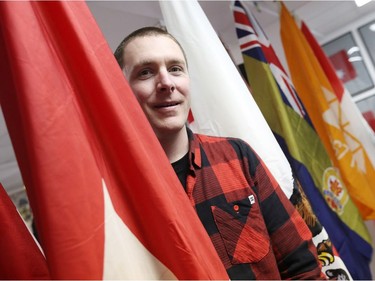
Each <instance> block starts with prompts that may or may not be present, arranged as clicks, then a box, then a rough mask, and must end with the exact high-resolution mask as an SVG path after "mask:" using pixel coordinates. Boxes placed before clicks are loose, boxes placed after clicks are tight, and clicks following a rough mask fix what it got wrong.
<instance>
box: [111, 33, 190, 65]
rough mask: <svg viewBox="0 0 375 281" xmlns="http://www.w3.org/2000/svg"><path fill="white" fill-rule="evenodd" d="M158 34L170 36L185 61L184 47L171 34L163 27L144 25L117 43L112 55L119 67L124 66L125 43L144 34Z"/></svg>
mask: <svg viewBox="0 0 375 281" xmlns="http://www.w3.org/2000/svg"><path fill="white" fill-rule="evenodd" d="M158 35H159V36H167V37H169V38H171V39H172V40H173V41H174V42H176V44H177V45H178V46H179V47H180V49H181V51H182V53H183V55H184V58H185V61H186V55H185V51H184V49H183V48H182V46H181V44H180V43H179V42H178V41H177V39H176V38H175V37H174V36H173V35H172V34H170V33H169V32H167V31H166V30H165V29H162V28H160V27H156V26H146V27H142V28H139V29H137V30H135V31H133V32H132V33H130V34H129V35H128V36H126V37H125V38H124V40H122V41H121V43H120V45H118V47H117V49H116V51H115V52H114V56H115V58H116V60H117V63H118V64H119V66H120V67H121V69H123V68H124V49H125V47H126V45H127V44H129V43H130V42H131V41H133V40H134V39H135V38H139V37H146V36H158ZM186 63H187V62H186Z"/></svg>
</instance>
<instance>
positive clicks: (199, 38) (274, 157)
mask: <svg viewBox="0 0 375 281" xmlns="http://www.w3.org/2000/svg"><path fill="white" fill-rule="evenodd" d="M159 3H160V7H161V10H162V14H163V18H164V22H165V24H166V27H167V30H168V32H170V33H171V34H172V35H173V36H175V37H176V39H177V40H178V41H179V42H180V44H181V45H182V47H183V48H184V50H185V53H186V56H187V60H188V68H189V74H190V77H191V85H192V88H191V91H192V92H191V95H192V102H191V109H192V113H193V116H194V126H193V127H192V129H193V131H195V132H196V133H203V134H208V135H214V136H226V137H237V138H241V139H243V140H245V141H246V142H248V143H249V144H250V145H251V147H252V148H253V149H254V150H255V151H256V152H257V154H258V155H259V156H260V157H261V158H262V160H263V161H264V162H265V164H266V165H267V167H268V168H269V169H270V171H271V173H272V174H273V176H274V177H275V178H276V180H277V181H278V183H279V185H280V186H281V188H282V189H283V191H284V192H285V194H286V195H287V196H288V198H289V197H290V196H291V194H292V191H293V181H292V172H291V168H290V165H289V163H288V161H287V159H286V157H285V155H284V153H283V152H282V150H281V148H280V146H279V144H278V143H277V141H276V139H275V137H274V135H273V134H272V131H271V129H270V128H269V126H268V124H267V122H266V121H265V119H264V117H263V115H262V113H261V111H260V110H259V108H258V106H257V105H256V103H255V101H254V99H253V97H252V96H251V93H250V91H249V89H248V87H247V85H246V84H245V82H244V81H243V79H242V77H241V75H240V73H239V72H238V70H237V68H236V67H235V65H234V63H233V61H232V60H231V58H230V56H229V54H228V53H227V51H226V50H225V48H224V46H223V45H222V43H221V42H220V39H219V38H218V36H217V34H216V33H215V31H214V29H213V27H212V26H211V24H210V22H209V20H208V19H207V17H206V15H205V13H204V11H203V10H202V8H201V7H200V5H199V3H198V1H159ZM228 13H230V6H229V3H228Z"/></svg>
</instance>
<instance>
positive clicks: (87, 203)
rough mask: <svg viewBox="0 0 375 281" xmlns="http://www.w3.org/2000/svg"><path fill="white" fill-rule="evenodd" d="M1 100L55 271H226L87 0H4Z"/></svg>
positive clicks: (95, 275) (118, 274)
mask: <svg viewBox="0 0 375 281" xmlns="http://www.w3.org/2000/svg"><path fill="white" fill-rule="evenodd" d="M0 27H1V29H0V56H1V66H0V74H1V76H0V77H1V83H0V87H1V88H0V95H1V104H2V107H3V112H4V116H5V120H6V122H7V126H8V130H9V133H10V136H11V140H12V143H13V145H14V150H15V154H16V157H17V160H18V163H19V166H20V170H21V173H22V177H23V180H24V183H25V185H26V187H27V192H28V197H29V200H30V205H31V208H32V210H33V214H34V216H35V222H36V227H37V231H38V234H39V237H40V242H41V246H42V248H43V250H44V253H45V256H46V260H47V265H48V268H49V271H50V277H51V279H67V280H68V279H69V280H72V279H95V280H101V279H175V278H178V279H228V276H227V274H226V271H225V269H224V267H223V265H222V263H221V261H220V259H219V257H218V256H217V254H216V251H215V249H214V247H213V246H212V243H211V241H210V239H209V237H208V235H207V233H206V231H205V230H204V228H203V226H202V224H201V223H200V221H199V219H198V216H197V215H196V213H195V211H194V210H193V208H192V207H191V205H190V203H189V201H188V199H187V197H186V194H185V192H184V190H183V188H182V187H181V184H180V182H179V180H178V178H177V176H176V175H175V173H174V171H173V169H172V167H171V165H170V163H169V161H168V159H167V157H166V155H165V153H164V151H163V150H162V148H161V146H160V144H159V142H158V140H157V139H156V136H155V134H154V133H153V131H152V129H151V127H150V125H149V123H148V121H147V119H146V118H145V116H144V114H143V112H142V110H141V108H140V106H139V104H138V102H137V101H136V99H135V97H134V95H133V94H132V92H131V90H130V87H129V86H128V84H127V82H126V80H125V78H124V76H123V74H122V72H121V70H120V69H119V67H118V65H117V63H116V61H115V59H114V57H113V55H112V53H111V51H110V48H109V46H108V44H107V42H106V41H105V39H104V37H103V35H102V34H101V32H100V30H99V28H98V26H97V25H96V23H95V21H94V19H93V17H92V15H91V13H90V12H89V9H88V7H87V5H86V3H85V2H84V1H51V2H48V1H47V2H46V1H27V2H26V1H22V2H19V1H14V2H12V1H3V2H0Z"/></svg>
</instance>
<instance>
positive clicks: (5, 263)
mask: <svg viewBox="0 0 375 281" xmlns="http://www.w3.org/2000/svg"><path fill="white" fill-rule="evenodd" d="M0 229H1V231H0V249H1V253H0V279H1V280H48V279H50V277H49V273H48V268H47V263H46V259H45V258H44V256H43V254H42V252H41V250H40V248H39V247H38V245H37V242H36V241H35V239H34V238H33V236H32V234H31V233H30V231H29V229H28V228H27V226H26V224H25V222H24V221H23V219H22V217H21V215H20V214H19V213H18V211H17V209H16V206H14V204H13V202H12V200H10V198H9V197H8V194H7V193H6V191H5V189H4V188H3V186H2V185H1V184H0Z"/></svg>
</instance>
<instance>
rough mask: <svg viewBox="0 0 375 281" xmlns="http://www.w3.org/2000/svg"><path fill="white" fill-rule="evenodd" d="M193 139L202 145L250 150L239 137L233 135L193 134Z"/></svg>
mask: <svg viewBox="0 0 375 281" xmlns="http://www.w3.org/2000/svg"><path fill="white" fill-rule="evenodd" d="M194 137H195V141H197V142H199V143H200V144H201V145H202V146H203V147H205V148H207V147H216V148H219V147H221V148H223V149H225V148H227V147H231V148H232V149H234V150H236V151H238V152H239V151H242V152H244V151H251V150H252V149H251V147H250V145H249V144H248V143H247V142H245V141H244V140H242V139H240V138H235V137H219V136H212V135H206V134H195V133H194Z"/></svg>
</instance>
